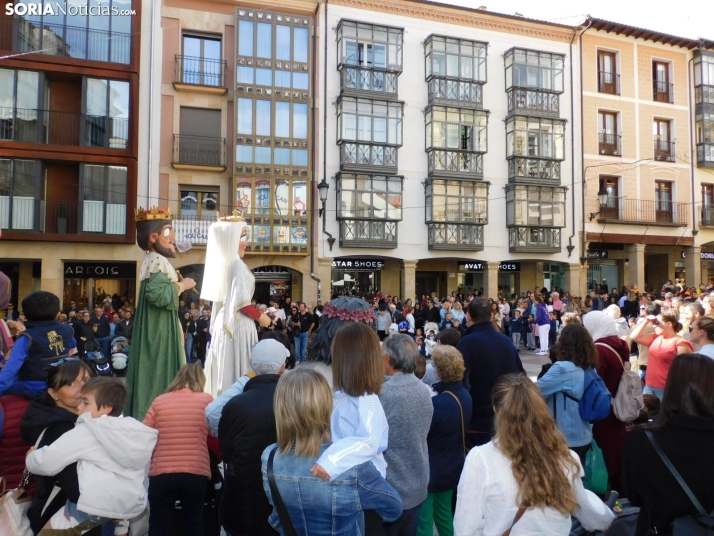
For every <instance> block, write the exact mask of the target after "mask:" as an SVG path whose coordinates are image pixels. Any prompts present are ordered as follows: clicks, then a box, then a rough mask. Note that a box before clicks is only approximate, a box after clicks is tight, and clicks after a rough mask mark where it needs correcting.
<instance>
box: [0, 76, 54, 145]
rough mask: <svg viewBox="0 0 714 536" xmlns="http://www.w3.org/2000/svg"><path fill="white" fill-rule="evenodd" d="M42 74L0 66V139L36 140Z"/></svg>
mask: <svg viewBox="0 0 714 536" xmlns="http://www.w3.org/2000/svg"><path fill="white" fill-rule="evenodd" d="M41 84H44V76H42V75H41V73H38V72H36V71H20V70H13V69H0V140H10V141H25V142H38V141H40V136H41V135H42V132H41V130H42V129H41V128H40V124H39V119H40V115H41V112H39V111H38V110H41V109H42V105H41V102H42V85H41Z"/></svg>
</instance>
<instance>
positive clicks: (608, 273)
mask: <svg viewBox="0 0 714 536" xmlns="http://www.w3.org/2000/svg"><path fill="white" fill-rule="evenodd" d="M611 257H612V256H611V254H610V251H609V250H606V249H603V250H590V251H588V291H590V290H592V289H594V288H595V287H596V286H597V285H600V286H601V288H604V286H605V285H607V289H608V290H611V289H613V288H617V289H619V288H620V259H616V258H611Z"/></svg>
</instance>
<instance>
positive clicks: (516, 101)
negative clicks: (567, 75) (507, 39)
mask: <svg viewBox="0 0 714 536" xmlns="http://www.w3.org/2000/svg"><path fill="white" fill-rule="evenodd" d="M504 58H505V63H506V93H507V96H508V110H509V112H513V111H518V110H524V111H527V112H528V113H535V114H544V115H547V116H552V115H556V116H557V115H558V113H559V112H560V97H559V95H560V94H561V93H563V91H564V87H563V84H564V80H563V64H564V60H565V56H564V55H562V54H553V53H550V52H540V51H537V50H526V49H522V48H512V49H510V50H508V51H507V52H506V54H505V56H504Z"/></svg>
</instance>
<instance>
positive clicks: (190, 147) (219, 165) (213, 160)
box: [171, 134, 226, 172]
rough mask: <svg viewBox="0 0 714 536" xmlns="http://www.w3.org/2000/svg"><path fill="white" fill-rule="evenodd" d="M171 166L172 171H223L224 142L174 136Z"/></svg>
mask: <svg viewBox="0 0 714 536" xmlns="http://www.w3.org/2000/svg"><path fill="white" fill-rule="evenodd" d="M171 166H172V167H173V168H174V169H185V170H194V171H217V172H222V171H225V170H226V140H225V138H209V137H206V136H186V135H181V134H174V151H173V157H172V159H171Z"/></svg>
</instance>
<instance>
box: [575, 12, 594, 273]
mask: <svg viewBox="0 0 714 536" xmlns="http://www.w3.org/2000/svg"><path fill="white" fill-rule="evenodd" d="M592 24H593V21H592V20H591V19H590V15H588V25H587V27H586V28H585V29H584V30H583V31H582V32H580V37H579V38H578V40H579V42H580V44H579V46H580V162H581V164H580V184H581V192H580V211H581V217H582V220H583V236H582V242H581V244H582V247H581V251H580V254H581V257H580V263H581V264H585V260H586V259H587V256H588V255H587V251H586V250H585V244H586V242H587V240H586V235H585V136H584V135H583V132H582V131H583V124H584V121H585V111H584V109H583V35H584V34H585V32H587V31H588V30H589V29H590V26H592Z"/></svg>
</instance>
